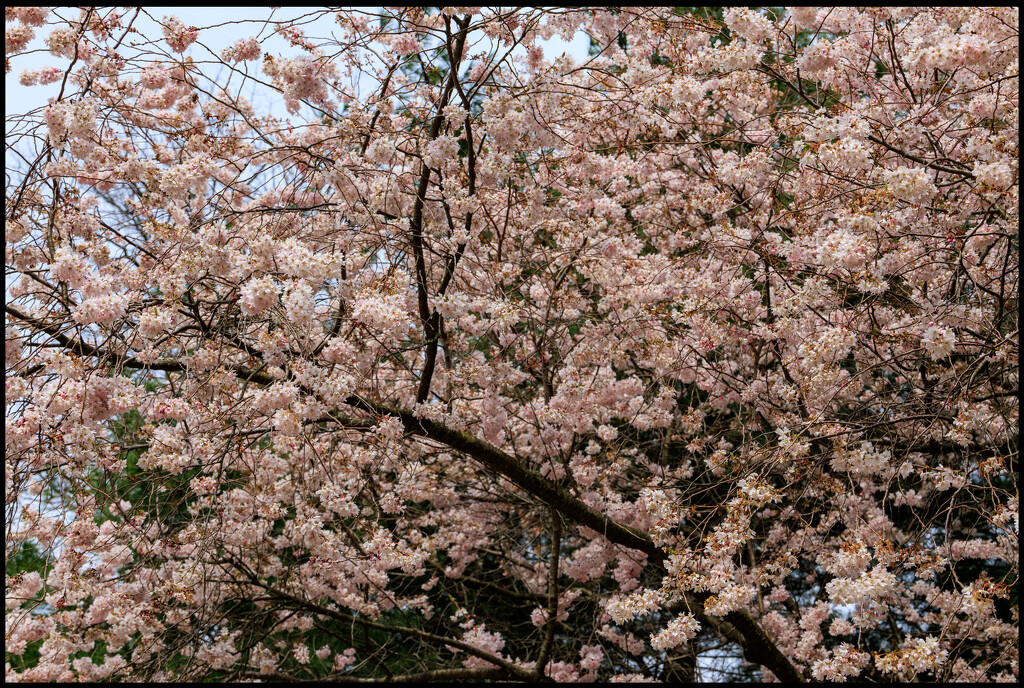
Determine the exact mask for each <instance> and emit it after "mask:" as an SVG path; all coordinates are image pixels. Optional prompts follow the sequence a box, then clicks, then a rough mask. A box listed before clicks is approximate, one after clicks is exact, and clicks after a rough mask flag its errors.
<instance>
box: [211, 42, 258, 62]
mask: <svg viewBox="0 0 1024 688" xmlns="http://www.w3.org/2000/svg"><path fill="white" fill-rule="evenodd" d="M262 53H263V46H261V45H260V42H259V41H258V40H257V39H255V38H252V37H250V38H240V39H238V40H237V41H235V42H234V43H232V44H231V46H230V47H228V48H225V49H224V52H222V53H221V58H222V59H223V60H224V61H226V62H245V61H247V60H255V59H258V58H259V56H260V55H261V54H262Z"/></svg>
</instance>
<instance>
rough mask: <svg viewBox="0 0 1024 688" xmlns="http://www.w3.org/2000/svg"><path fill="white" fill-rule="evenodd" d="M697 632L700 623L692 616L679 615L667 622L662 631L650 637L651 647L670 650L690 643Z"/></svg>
mask: <svg viewBox="0 0 1024 688" xmlns="http://www.w3.org/2000/svg"><path fill="white" fill-rule="evenodd" d="M699 630H700V623H698V621H697V619H696V618H695V617H694V616H693V615H692V614H680V615H679V616H677V617H676V618H674V619H672V620H671V621H669V623H668V626H666V627H665V629H664V630H663V631H660V632H658V633H657V634H655V635H652V636H651V647H653V648H654V649H656V650H671V649H673V648H676V647H679V646H680V645H685V644H686V643H688V642H690V640H692V639H693V637H694V636H696V635H697V631H699Z"/></svg>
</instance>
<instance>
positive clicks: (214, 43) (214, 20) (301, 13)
mask: <svg viewBox="0 0 1024 688" xmlns="http://www.w3.org/2000/svg"><path fill="white" fill-rule="evenodd" d="M323 9H324V8H323V7H287V8H275V9H271V8H268V7H180V6H179V7H145V8H143V9H142V11H141V12H140V14H139V17H138V19H137V20H136V23H135V27H136V28H137V29H139V31H140V32H141V36H140V35H138V34H135V35H133V36H131V37H129V38H126V39H125V46H124V47H125V48H129V49H130V47H131V46H130V45H128V44H130V43H131V42H132V41H135V42H137V43H142V42H144V40H146V39H148V40H161V39H162V38H163V34H162V33H161V29H160V26H159V25H158V24H157V23H156V21H155V20H158V19H162V18H163V17H164V16H168V15H170V16H176V17H177V18H178V19H180V20H181V22H182V23H184V24H185V25H186V26H197V27H200V28H201V29H203V30H202V31H201V32H200V34H199V40H198V41H197V42H196V43H195V44H193V45H192V46H191V47H189V48H188V50H187V51H186V52H185V55H189V56H191V57H192V58H193V59H194V60H196V61H200V60H202V59H204V58H209V57H211V55H210V52H211V51H212V52H213V53H215V54H218V55H219V54H220V52H221V51H222V50H224V49H225V48H227V47H228V46H229V45H231V44H232V43H234V42H235V41H236V40H238V39H240V38H247V37H250V36H258V37H260V38H262V37H266V36H268V35H269V34H270V32H271V29H270V28H269V27H265V26H264V24H263V21H264V20H266V19H270V18H273V21H275V22H280V21H289V20H293V21H295V22H296V23H297V24H299V25H301V26H302V28H303V30H304V32H305V33H306V35H307V36H308V37H310V38H317V37H321V38H323V37H329V36H330V35H331V33H332V31H333V29H334V28H335V27H336V26H337V25H336V24H335V23H334V21H333V19H334V13H332V12H328V13H326V14H323V15H322V16H320V17H318V18H316V20H315V21H310V19H311V17H310V14H311V13H314V12H318V11H322V10H323ZM359 9H360V10H361V11H364V12H376V11H378V10H377V9H375V8H372V7H363V8H359ZM53 12H54V15H57V16H61V17H63V18H65V19H70V20H75V19H77V18H78V10H77V9H73V8H54V10H53ZM127 16H130V14H129V15H127ZM51 19H52V16H51ZM307 22H308V23H307ZM206 27H211V28H206ZM49 30H50V29H49V27H47V26H42V27H38V28H37V29H36V36H35V38H34V39H33V40H32V41H31V42H30V43H29V45H28V47H27V49H26V52H25V53H24V54H18V55H15V56H13V57H12V58H11V71H9V72H8V73H7V74H6V77H5V96H6V98H5V104H4V115H5V120H6V119H9V118H10V117H11V116H13V115H18V114H23V113H25V112H30V111H32V110H34V109H36V108H40V107H43V106H45V105H46V104H47V102H48V100H49V99H50V98H55V97H56V96H57V95H58V94H59V92H60V82H57V83H55V84H48V85H42V86H22V85H21V84H20V83H19V82H18V79H19V77H20V76H21V73H22V72H23V71H24V70H26V69H40V68H42V67H48V66H56V67H61V68H65V67H66V66H67V64H68V60H67V59H65V58H61V57H54V56H52V55H50V53H49V52H48V51H47V49H46V45H45V38H46V36H47V34H48V33H49ZM261 30H262V33H260V32H261ZM543 45H544V49H545V55H546V57H547V59H549V60H553V59H555V58H557V57H559V56H560V55H561V54H562V53H563V52H565V53H568V54H569V55H570V56H572V57H573V58H574V59H575V60H576V61H577V62H582V61H584V60H585V59H586V57H587V49H588V47H589V39H588V38H587V36H586V35H585V34H583V33H582V32H581V33H578V34H577V35H576V37H575V38H574V39H573V41H572V42H570V43H567V42H565V41H563V40H561V39H559V38H557V37H555V38H551V39H549V40H547V41H544V42H543ZM163 47H164V48H165V49H166V46H163ZM263 49H264V52H265V53H268V52H269V53H271V54H273V55H275V56H285V57H291V56H295V55H298V54H299V50H298V49H296V48H294V47H292V46H290V45H289V44H288V43H287V42H286V41H285V40H284V39H283V38H281V37H280V36H277V35H273V36H270V38H269V39H268V40H267V41H265V42H264V43H263ZM125 52H126V54H128V53H127V50H126V51H125ZM253 104H254V105H255V106H256V107H257V108H258V109H259V106H261V105H263V106H265V107H268V108H269V109H270V112H271V113H272V114H276V115H279V116H284V115H285V114H286V112H285V109H284V104H283V102H281V99H280V98H279V97H278V98H273V97H272V96H271V94H267V96H266V100H265V102H262V103H261V102H254V103H253Z"/></svg>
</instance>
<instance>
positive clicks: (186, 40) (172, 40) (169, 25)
mask: <svg viewBox="0 0 1024 688" xmlns="http://www.w3.org/2000/svg"><path fill="white" fill-rule="evenodd" d="M163 33H164V39H165V40H166V41H167V45H168V46H169V47H170V48H171V50H173V51H174V52H176V53H183V52H185V50H187V49H188V47H189V46H190V45H192V44H193V43H195V42H196V39H198V38H199V30H198V29H197V28H196V27H194V26H185V25H184V24H182V23H181V20H180V19H178V18H177V17H164V21H163Z"/></svg>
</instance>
